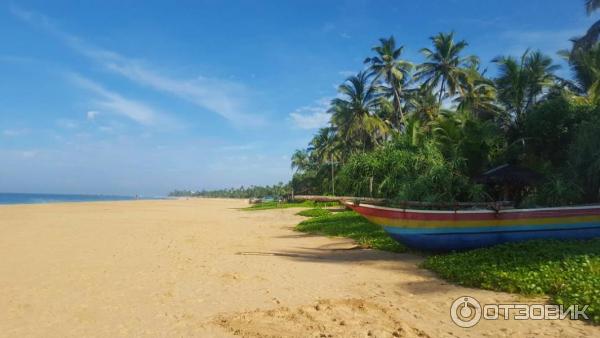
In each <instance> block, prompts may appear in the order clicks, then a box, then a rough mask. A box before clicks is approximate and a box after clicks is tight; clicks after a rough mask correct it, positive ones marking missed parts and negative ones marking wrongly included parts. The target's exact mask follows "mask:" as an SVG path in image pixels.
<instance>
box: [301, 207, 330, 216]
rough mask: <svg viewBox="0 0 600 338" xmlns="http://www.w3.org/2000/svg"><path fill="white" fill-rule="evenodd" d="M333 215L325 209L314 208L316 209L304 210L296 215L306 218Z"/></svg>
mask: <svg viewBox="0 0 600 338" xmlns="http://www.w3.org/2000/svg"><path fill="white" fill-rule="evenodd" d="M330 214H331V211H329V210H327V209H323V208H314V209H306V210H302V211H300V212H299V213H297V214H296V215H299V216H304V217H321V216H328V215H330Z"/></svg>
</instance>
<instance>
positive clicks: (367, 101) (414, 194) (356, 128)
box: [291, 1, 600, 207]
mask: <svg viewBox="0 0 600 338" xmlns="http://www.w3.org/2000/svg"><path fill="white" fill-rule="evenodd" d="M598 4H600V2H596V1H588V2H587V4H586V8H587V9H588V10H589V11H595V10H597V9H598V8H599V7H598ZM599 36H600V21H599V22H597V23H596V24H594V26H592V28H590V30H589V31H588V34H587V35H586V36H585V37H582V38H581V39H575V40H574V45H573V49H572V50H570V51H561V52H560V53H561V55H562V56H563V57H565V58H566V60H567V61H568V64H569V67H570V68H571V73H572V76H571V78H572V80H571V79H565V78H560V77H559V76H557V74H556V71H557V70H558V69H559V66H558V65H557V64H556V63H555V62H554V61H553V59H552V58H551V57H550V56H548V55H545V54H543V53H541V52H540V51H536V50H527V51H526V52H525V53H523V54H522V55H518V56H511V55H502V56H498V57H496V58H494V59H493V60H492V63H493V65H494V66H495V68H496V69H494V71H493V72H491V73H492V74H494V76H489V75H488V73H487V72H486V71H485V70H483V69H482V67H481V66H480V61H479V58H478V57H477V56H475V55H471V54H469V53H468V47H469V44H468V43H467V42H466V41H464V40H460V39H458V38H457V36H455V34H454V33H439V34H437V35H435V36H433V37H431V46H429V47H426V48H422V49H421V52H422V55H423V59H422V60H421V62H412V61H409V60H405V59H403V57H402V56H403V54H402V52H403V46H401V45H400V44H398V43H397V42H396V40H395V39H394V37H389V38H383V39H380V41H379V43H378V44H377V45H376V46H375V47H373V48H372V54H371V56H369V57H367V58H366V59H365V68H364V69H362V70H361V71H359V72H358V73H357V74H356V75H354V76H350V77H349V78H348V79H347V80H346V81H345V82H344V83H342V84H341V85H340V86H339V90H338V92H339V95H338V97H336V98H335V99H333V100H332V101H331V104H330V108H329V113H330V115H331V117H330V121H329V122H330V123H329V126H328V127H325V128H322V129H320V130H319V131H318V132H317V133H316V134H315V136H314V137H313V139H312V140H311V141H310V142H309V144H308V147H307V148H306V149H299V150H297V151H296V152H295V153H294V154H293V156H292V161H291V162H292V163H291V166H292V168H293V169H294V170H295V174H294V176H293V178H292V181H291V187H292V188H293V190H294V192H295V193H296V194H316V195H319V194H337V195H354V196H372V197H383V198H386V199H389V200H418V201H429V202H447V203H451V202H455V201H490V200H500V199H504V198H509V199H511V200H513V201H515V204H516V206H523V205H527V206H528V207H534V206H554V205H565V204H576V203H597V202H600V150H599V149H600V138H598V137H597V135H598V133H599V131H600V45H599V44H598V37H599ZM442 107H447V108H442ZM506 163H510V164H516V165H519V166H521V167H526V168H529V169H532V170H534V171H537V172H538V173H540V174H541V177H542V179H541V180H538V181H536V182H528V183H524V184H522V185H523V186H521V187H520V189H519V190H515V189H513V190H511V191H509V190H507V189H503V188H502V187H499V186H484V185H480V184H477V183H476V180H475V179H476V178H477V177H478V176H479V175H481V174H482V173H483V172H485V171H487V170H489V169H491V168H494V167H497V166H499V165H502V164H506ZM505 194H508V195H505ZM521 203H522V204H521Z"/></svg>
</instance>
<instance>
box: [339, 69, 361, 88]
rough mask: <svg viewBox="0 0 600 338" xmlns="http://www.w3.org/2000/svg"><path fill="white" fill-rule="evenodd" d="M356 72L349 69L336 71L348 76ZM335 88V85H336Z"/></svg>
mask: <svg viewBox="0 0 600 338" xmlns="http://www.w3.org/2000/svg"><path fill="white" fill-rule="evenodd" d="M356 73H357V72H354V71H351V70H340V71H339V72H338V74H340V75H341V76H343V77H350V76H352V75H356ZM336 88H337V87H336Z"/></svg>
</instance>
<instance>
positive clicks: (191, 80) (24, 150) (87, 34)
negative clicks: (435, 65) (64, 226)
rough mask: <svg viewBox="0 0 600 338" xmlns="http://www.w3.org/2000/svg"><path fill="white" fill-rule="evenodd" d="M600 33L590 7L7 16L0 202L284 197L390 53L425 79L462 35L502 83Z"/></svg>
mask: <svg viewBox="0 0 600 338" xmlns="http://www.w3.org/2000/svg"><path fill="white" fill-rule="evenodd" d="M597 19H598V15H596V16H592V17H587V16H586V14H585V11H584V8H583V0H582V1H574V0H552V1H549V0H529V1H523V0H519V1H516V0H504V1H481V0H453V1H452V0H445V1H442V0H439V1H436V0H433V1H417V0H410V1H409V0H395V1H391V0H390V1H366V0H365V1H358V0H357V1H333V0H331V1H311V0H302V1H300V0H298V1H291V0H290V1H276V0H273V1H233V0H232V1H216V0H215V1H160V2H159V1H111V0H107V1H59V0H57V1H18V2H17V1H14V2H0V41H2V43H0V191H1V192H46V193H83V194H126V195H133V194H140V195H148V196H149V195H165V194H166V193H168V192H169V191H171V190H173V189H194V190H195V189H216V188H224V187H234V186H240V185H246V186H248V185H252V184H255V185H259V184H261V185H262V184H274V183H277V182H280V181H283V182H286V181H287V180H289V179H290V177H291V175H292V171H291V169H290V155H291V153H292V152H293V151H294V150H295V149H299V148H304V147H306V144H307V143H308V141H309V140H310V138H311V136H312V135H313V134H314V133H315V131H316V130H317V128H319V127H322V126H324V125H326V124H327V120H328V115H327V113H326V109H327V103H328V102H329V101H330V100H331V99H332V98H334V97H335V96H336V94H337V92H336V87H337V86H338V85H339V84H340V83H341V82H343V81H344V79H345V78H347V77H348V76H349V75H352V74H353V73H356V72H358V71H360V70H362V69H363V68H364V65H363V60H364V58H365V57H367V56H369V55H370V54H371V48H372V47H373V46H374V45H376V44H377V42H378V39H379V38H382V37H388V36H390V35H393V36H394V37H395V39H396V41H397V43H398V44H401V45H404V46H405V48H404V54H403V58H405V59H408V60H410V61H412V62H415V63H418V62H421V61H422V57H421V55H420V53H419V49H421V48H423V47H429V43H430V41H429V37H430V36H432V35H434V34H437V33H438V32H441V31H443V32H448V31H454V32H455V34H456V36H457V38H459V39H465V40H467V42H468V43H469V46H468V49H467V52H468V53H469V54H476V55H478V56H479V57H480V58H481V60H482V62H483V64H484V65H485V66H486V67H487V68H488V71H489V73H488V74H490V73H491V74H493V73H494V71H495V69H494V66H493V65H492V64H490V61H491V59H493V58H494V57H496V56H499V55H519V54H521V53H522V52H523V51H525V50H526V49H527V48H528V47H530V48H532V49H540V50H542V51H543V52H545V53H548V54H549V55H551V56H552V57H553V58H555V60H556V62H557V63H560V62H561V61H560V60H559V57H558V56H557V55H556V51H558V50H560V49H565V48H568V47H569V46H570V43H569V39H570V38H572V37H575V36H578V35H582V34H583V33H584V32H585V30H586V29H587V28H588V27H589V26H590V25H591V24H592V23H593V22H594V21H595V20H597ZM559 73H560V75H563V76H568V68H567V67H566V66H564V65H563V68H562V69H561V70H560V71H559Z"/></svg>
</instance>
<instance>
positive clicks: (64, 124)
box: [56, 119, 79, 129]
mask: <svg viewBox="0 0 600 338" xmlns="http://www.w3.org/2000/svg"><path fill="white" fill-rule="evenodd" d="M56 124H57V125H58V126H59V127H61V128H64V129H77V127H79V124H78V123H77V122H75V121H73V120H69V119H59V120H57V121H56Z"/></svg>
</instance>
